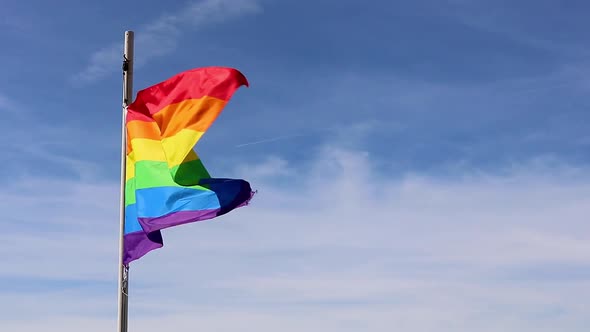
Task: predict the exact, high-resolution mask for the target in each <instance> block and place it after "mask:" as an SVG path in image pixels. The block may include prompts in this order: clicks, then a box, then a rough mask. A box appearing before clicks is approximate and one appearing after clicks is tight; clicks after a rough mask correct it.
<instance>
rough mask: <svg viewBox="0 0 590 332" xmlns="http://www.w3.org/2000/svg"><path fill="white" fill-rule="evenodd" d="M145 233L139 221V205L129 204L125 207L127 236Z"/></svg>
mask: <svg viewBox="0 0 590 332" xmlns="http://www.w3.org/2000/svg"><path fill="white" fill-rule="evenodd" d="M139 231H143V228H141V225H140V224H139V221H138V220H137V205H136V204H129V205H127V206H126V207H125V234H129V233H133V232H139Z"/></svg>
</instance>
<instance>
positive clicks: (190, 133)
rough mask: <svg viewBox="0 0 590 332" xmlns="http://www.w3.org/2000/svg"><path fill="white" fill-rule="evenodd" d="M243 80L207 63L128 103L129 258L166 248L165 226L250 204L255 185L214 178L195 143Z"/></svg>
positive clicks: (125, 256) (126, 244) (233, 72)
mask: <svg viewBox="0 0 590 332" xmlns="http://www.w3.org/2000/svg"><path fill="white" fill-rule="evenodd" d="M242 85H245V86H248V81H247V80H246V77H244V75H242V73H240V72H239V71H237V70H235V69H232V68H224V67H205V68H198V69H192V70H188V71H184V72H181V73H179V74H177V75H175V76H173V77H171V78H169V79H167V80H166V81H163V82H161V83H158V84H156V85H154V86H151V87H149V88H146V89H144V90H142V91H139V92H138V94H137V98H136V99H135V101H134V102H133V103H132V104H130V105H129V106H128V108H127V117H126V127H127V162H126V185H125V235H124V247H125V250H124V253H123V263H124V264H126V265H127V264H129V262H131V261H133V260H136V259H139V258H140V257H142V256H143V255H145V254H146V253H148V252H149V251H151V250H154V249H157V248H160V247H162V246H163V241H162V234H161V233H160V230H161V229H164V228H167V227H172V226H176V225H181V224H186V223H190V222H195V221H200V220H206V219H211V218H215V217H217V216H220V215H222V214H225V213H227V212H229V211H231V210H233V209H235V208H237V207H240V206H243V205H245V204H247V203H248V202H249V201H250V199H251V197H252V194H253V192H252V189H251V188H250V184H249V183H248V182H247V181H245V180H241V179H221V178H212V177H211V176H210V175H209V173H208V172H207V170H206V169H205V167H204V166H203V163H202V162H201V160H200V159H199V157H198V156H197V154H196V153H195V152H194V150H193V148H194V146H195V144H196V143H197V142H198V141H199V139H200V138H201V136H203V134H204V133H205V132H206V131H207V129H208V128H209V127H210V126H211V124H212V123H213V122H214V121H215V119H216V118H217V116H218V115H219V114H220V113H221V111H222V110H223V108H224V107H225V105H226V104H227V103H228V101H229V100H230V98H231V97H232V95H233V93H234V92H235V91H236V90H237V89H238V88H239V87H240V86H242Z"/></svg>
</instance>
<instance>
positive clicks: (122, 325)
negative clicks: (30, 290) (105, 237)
mask: <svg viewBox="0 0 590 332" xmlns="http://www.w3.org/2000/svg"><path fill="white" fill-rule="evenodd" d="M132 99H133V31H125V48H124V53H123V117H122V118H123V119H122V123H121V205H120V211H119V222H120V232H119V287H118V293H119V296H118V300H119V308H118V309H119V314H118V318H117V325H118V328H117V331H118V332H127V317H128V300H129V296H128V294H129V293H128V290H129V267H128V266H125V265H124V264H123V251H124V249H125V248H124V246H125V243H124V242H123V235H124V234H125V167H126V161H127V126H126V125H125V119H126V115H127V106H128V105H129V104H130V103H131V101H132Z"/></svg>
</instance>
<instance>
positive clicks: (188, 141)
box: [125, 129, 203, 180]
mask: <svg viewBox="0 0 590 332" xmlns="http://www.w3.org/2000/svg"><path fill="white" fill-rule="evenodd" d="M201 136H203V133H202V132H198V131H194V130H191V129H183V130H181V131H180V132H178V133H177V134H176V135H174V136H172V137H167V138H165V139H163V140H161V141H156V140H152V139H147V138H134V139H132V140H131V146H132V149H133V150H132V151H131V152H130V153H129V154H128V155H127V165H126V169H125V173H126V176H125V178H126V179H127V180H129V179H131V178H133V177H134V176H135V163H136V162H140V161H145V160H147V161H156V162H166V163H167V164H168V168H172V167H174V166H177V165H180V164H182V163H183V162H185V161H192V160H196V159H198V158H199V157H198V156H197V154H196V153H195V152H194V151H193V147H194V146H195V145H196V143H197V141H198V140H199V139H200V138H201Z"/></svg>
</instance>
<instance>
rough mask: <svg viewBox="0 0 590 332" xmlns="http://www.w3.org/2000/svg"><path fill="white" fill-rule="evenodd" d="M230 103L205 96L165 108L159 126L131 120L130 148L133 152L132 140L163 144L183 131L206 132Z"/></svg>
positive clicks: (128, 130) (158, 119)
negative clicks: (140, 139) (147, 140)
mask: <svg viewBox="0 0 590 332" xmlns="http://www.w3.org/2000/svg"><path fill="white" fill-rule="evenodd" d="M226 103H227V102H226V101H224V100H221V99H217V98H214V97H209V96H205V97H203V98H199V99H188V100H184V101H181V102H179V103H176V104H172V105H168V106H166V107H164V108H163V109H162V110H161V111H160V112H158V113H157V114H155V115H154V120H155V122H147V121H141V120H131V121H129V122H127V148H128V152H131V149H132V148H131V140H132V139H135V138H147V139H152V140H162V139H165V138H167V137H171V136H174V135H176V134H177V133H179V132H180V131H181V130H183V129H191V130H194V131H198V132H202V133H204V132H206V131H207V129H209V127H210V126H211V124H212V123H213V122H214V121H215V119H216V118H217V117H218V116H219V114H220V113H221V111H222V110H223V108H224V107H225V105H226Z"/></svg>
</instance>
